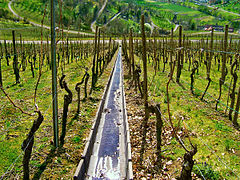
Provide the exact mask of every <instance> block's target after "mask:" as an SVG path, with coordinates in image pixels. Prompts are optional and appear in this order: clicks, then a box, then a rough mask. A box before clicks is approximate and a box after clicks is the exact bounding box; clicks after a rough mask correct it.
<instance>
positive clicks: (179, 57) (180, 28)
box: [176, 26, 182, 83]
mask: <svg viewBox="0 0 240 180" xmlns="http://www.w3.org/2000/svg"><path fill="white" fill-rule="evenodd" d="M178 47H179V48H182V26H179V40H178ZM181 56H182V50H181V49H180V50H179V51H178V57H177V79H176V81H177V83H179V80H180V76H181V66H182V65H181Z"/></svg>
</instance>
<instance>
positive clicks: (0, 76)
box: [0, 43, 3, 87]
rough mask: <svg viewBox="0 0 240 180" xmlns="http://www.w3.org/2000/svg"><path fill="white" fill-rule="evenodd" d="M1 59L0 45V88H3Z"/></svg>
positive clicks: (0, 46) (0, 48)
mask: <svg viewBox="0 0 240 180" xmlns="http://www.w3.org/2000/svg"><path fill="white" fill-rule="evenodd" d="M2 58H3V50H2V43H0V87H2V86H3V81H2Z"/></svg>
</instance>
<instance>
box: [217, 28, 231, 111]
mask: <svg viewBox="0 0 240 180" xmlns="http://www.w3.org/2000/svg"><path fill="white" fill-rule="evenodd" d="M227 47H228V25H226V26H225V35H224V47H223V51H224V52H223V56H222V73H221V78H220V79H219V97H218V99H217V102H216V107H215V109H216V110H217V108H218V103H219V101H220V99H221V96H222V86H223V84H224V83H225V79H226V75H227V67H226V59H227V54H226V52H227Z"/></svg>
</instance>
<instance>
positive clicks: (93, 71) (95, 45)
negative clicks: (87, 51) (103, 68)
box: [89, 26, 98, 94]
mask: <svg viewBox="0 0 240 180" xmlns="http://www.w3.org/2000/svg"><path fill="white" fill-rule="evenodd" d="M97 35H98V26H96V31H95V41H94V52H93V63H92V87H91V90H90V93H89V94H92V90H93V88H95V83H96V71H95V70H96V67H95V66H96V52H97Z"/></svg>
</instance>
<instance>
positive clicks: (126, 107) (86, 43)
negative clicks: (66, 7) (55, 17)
mask: <svg viewBox="0 0 240 180" xmlns="http://www.w3.org/2000/svg"><path fill="white" fill-rule="evenodd" d="M26 2H27V1H26ZM26 2H25V3H24V2H21V3H19V4H17V6H16V7H17V8H20V9H21V8H22V9H24V10H25V11H26V12H25V11H23V12H22V13H26V14H27V11H28V10H27V9H26V8H25V6H27V5H26V4H27V3H26ZM138 3H139V4H141V3H143V5H144V6H146V7H148V6H147V4H148V3H150V2H148V3H145V1H144V2H143V1H138ZM155 3H157V4H159V5H162V4H163V5H166V8H168V9H169V8H172V11H173V10H174V8H176V7H178V9H177V11H179V12H181V11H183V10H186V9H188V10H189V11H188V12H186V13H191V12H192V10H191V9H190V8H186V7H182V6H179V5H175V4H173V5H171V6H167V3H165V2H164V3H160V2H159V3H158V2H155ZM111 5H112V4H111ZM4 6H6V3H5V5H4ZM151 6H153V5H151ZM16 7H15V8H16ZM111 7H112V6H110V8H111ZM34 8H37V7H34ZM108 8H109V7H108ZM152 8H153V9H154V7H152ZM162 8H164V7H162ZM46 11H47V6H46V7H45V10H44V11H43V12H42V13H43V17H42V18H40V17H39V16H38V15H37V14H35V15H36V17H34V18H35V19H36V18H39V21H41V25H39V26H38V27H35V26H31V25H29V24H21V23H20V24H18V23H16V22H11V23H10V22H9V21H3V22H1V23H0V31H1V34H0V96H1V101H0V125H1V129H0V162H1V163H0V175H1V176H0V179H60V178H63V179H72V178H74V179H83V178H84V179H85V178H86V179H91V178H93V179H94V178H102V179H104V178H109V179H120V177H121V178H123V177H124V178H126V179H173V178H177V179H181V180H185V179H239V178H240V164H239V162H240V125H239V124H240V118H239V113H240V109H239V108H240V86H239V78H240V77H239V75H240V74H239V67H240V54H239V51H240V40H239V35H236V34H230V33H229V32H228V29H229V26H228V25H226V26H225V29H224V33H217V32H215V31H214V29H213V30H212V31H211V32H209V33H198V34H197V35H194V34H188V33H185V31H184V30H183V29H184V27H183V26H181V25H180V26H179V27H178V29H177V30H176V31H174V28H173V25H172V24H171V22H169V21H168V20H167V19H166V16H169V17H171V18H173V15H172V14H170V13H168V12H167V11H166V12H165V14H164V13H162V14H160V16H159V17H157V18H156V17H155V18H152V19H151V18H150V15H149V14H148V13H144V14H142V15H141V16H140V19H139V22H140V23H139V25H138V27H137V28H136V27H132V28H129V27H128V28H127V29H125V31H127V33H125V34H124V35H123V34H120V33H116V29H114V32H113V31H112V34H109V33H108V32H109V29H108V30H106V28H109V27H104V26H103V27H99V26H98V25H96V27H95V26H94V28H95V34H90V33H84V32H80V30H79V31H74V32H73V31H72V32H70V31H69V29H70V28H69V27H68V30H66V29H64V26H63V24H62V22H61V17H60V18H59V27H57V28H52V29H50V27H49V29H48V28H46V27H45V28H44V18H46V17H45V15H46ZM113 11H114V12H115V11H116V10H115V9H113ZM156 11H157V10H156ZM64 13H66V12H64ZM109 13H110V14H111V13H112V12H109ZM115 13H117V11H116V12H115ZM60 14H61V13H60ZM66 14H67V13H66ZM66 14H65V15H66ZM111 15H112V16H113V15H114V13H112V14H111ZM60 16H61V15H60ZM89 19H91V18H89ZM149 19H150V21H152V20H153V21H154V22H155V23H156V24H166V25H165V26H166V27H167V29H171V30H170V31H169V32H168V33H166V31H167V30H166V31H165V30H164V31H162V30H159V29H157V28H154V29H153V30H152V31H151V30H150V31H149V24H148V23H146V22H147V21H149ZM45 21H46V20H45ZM134 23H136V22H134ZM47 25H50V22H48V23H47ZM109 26H111V23H110V24H109ZM118 28H121V27H120V26H119V27H118ZM110 29H111V28H110ZM136 29H137V30H139V32H138V31H137V30H136ZM50 30H51V31H50ZM88 31H89V29H88ZM53 32H54V33H53ZM53 34H54V36H53ZM113 34H114V35H113ZM55 35H56V36H55ZM53 37H54V38H53ZM53 39H54V41H53ZM52 42H54V43H52ZM54 77H56V79H54ZM55 90H56V91H55ZM125 99H126V103H125ZM103 119H104V120H103ZM116 119H118V120H119V121H115V120H116ZM54 120H56V121H54ZM125 121H127V122H125ZM128 124H129V125H128ZM112 126H113V127H114V128H111V127H112ZM128 126H129V127H128ZM113 130H115V131H113ZM109 132H110V133H109ZM108 133H109V134H110V135H109V134H108ZM129 134H130V137H129ZM114 138H115V139H114ZM113 141H114V145H115V146H113V145H112V144H111V142H113ZM99 144H100V145H99ZM111 148H112V149H114V150H116V151H113V150H112V149H111ZM96 149H97V152H95V151H96ZM108 151H111V152H110V153H112V154H111V157H110V155H109V157H108V156H105V155H102V156H99V154H104V153H105V152H108ZM97 156H98V157H97ZM105 157H106V159H105V160H104V158H105ZM97 158H99V159H97ZM101 158H103V159H101ZM111 158H112V159H111ZM114 158H115V159H114ZM96 159H97V160H96ZM109 159H111V160H109ZM105 161H106V162H105ZM121 161H124V162H121ZM116 162H117V163H116ZM114 163H116V164H117V165H116V166H117V168H118V170H116V169H114V168H113V167H114ZM93 168H94V170H93ZM111 168H112V169H113V171H110V170H109V171H108V169H111ZM112 169H111V170H112ZM115 170H116V171H115ZM105 171H106V172H105ZM117 171H119V172H117ZM116 172H117V173H116ZM123 174H127V175H126V177H125V175H123ZM132 174H133V177H132Z"/></svg>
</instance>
